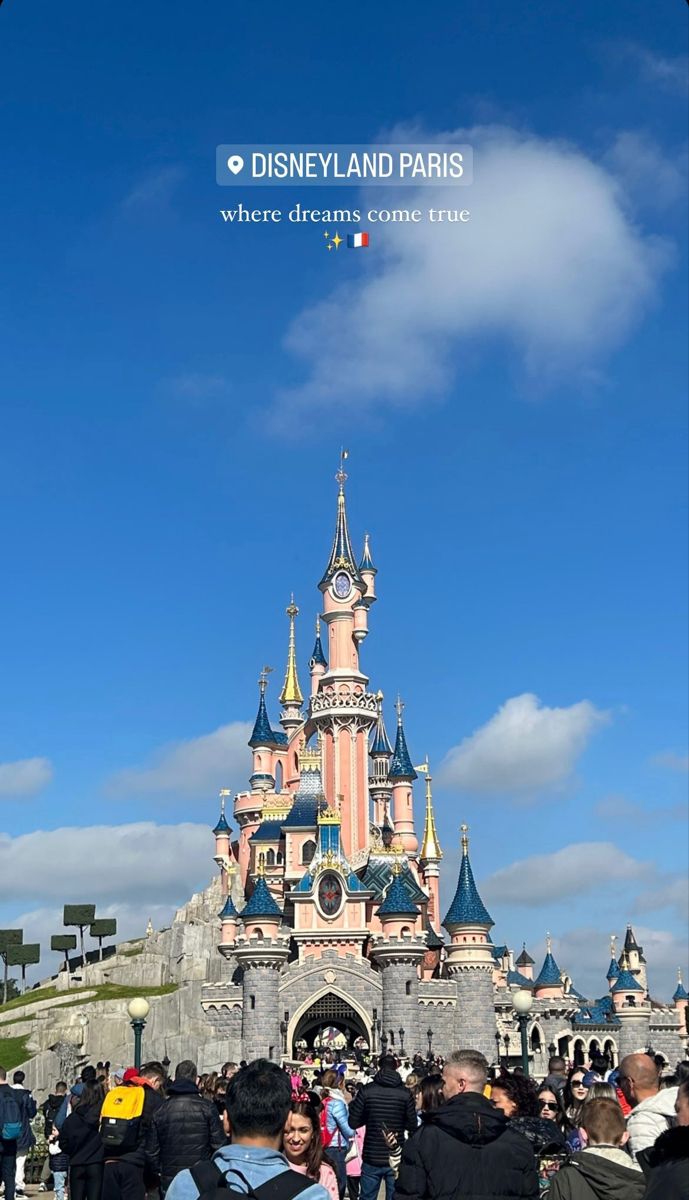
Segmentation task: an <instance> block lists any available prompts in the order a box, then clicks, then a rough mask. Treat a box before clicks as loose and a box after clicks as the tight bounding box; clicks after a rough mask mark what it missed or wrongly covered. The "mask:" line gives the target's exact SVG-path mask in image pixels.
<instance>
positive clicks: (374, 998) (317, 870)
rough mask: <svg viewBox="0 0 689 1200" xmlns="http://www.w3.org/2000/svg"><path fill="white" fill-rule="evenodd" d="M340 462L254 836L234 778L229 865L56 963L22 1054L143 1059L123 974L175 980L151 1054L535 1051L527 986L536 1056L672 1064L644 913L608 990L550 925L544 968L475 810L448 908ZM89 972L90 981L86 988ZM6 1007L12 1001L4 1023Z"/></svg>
mask: <svg viewBox="0 0 689 1200" xmlns="http://www.w3.org/2000/svg"><path fill="white" fill-rule="evenodd" d="M337 478H338V483H339V493H338V497H337V516H336V523H335V536H334V539H333V544H332V549H331V552H330V557H329V559H328V562H327V566H326V568H325V572H324V574H323V577H322V579H321V581H320V584H319V587H320V591H321V593H322V605H321V607H322V612H321V615H320V616H319V617H317V619H316V634H315V644H314V646H313V651H312V654H311V657H310V659H309V677H310V679H309V683H310V687H309V696H308V700H307V699H305V696H304V693H303V692H302V687H301V683H300V679H299V671H298V660H297V650H296V619H297V616H298V609H297V606H296V605H295V604H294V601H292V602H291V603H290V605H289V607H288V608H287V617H288V619H289V637H288V645H287V667H286V672H285V680H284V684H283V687H282V691H281V693H280V705H281V711H280V715H279V720H278V721H277V722H276V724H275V725H274V724H273V722H272V721H271V719H270V716H269V711H268V698H267V697H268V677H269V674H270V671H269V668H267V667H266V668H264V670H263V671H262V672H261V674H260V680H259V699H258V712H257V715H256V720H255V723H254V727H253V732H252V734H251V738H250V740H249V746H250V748H251V753H252V756H253V762H252V772H251V776H250V779H249V787H248V790H247V791H243V792H239V793H238V794H237V795H236V796H235V798H234V824H235V827H236V829H237V831H238V836H237V837H233V831H232V829H231V827H230V824H229V822H228V819H227V816H226V813H225V804H226V800H227V799H228V797H229V796H230V793H229V792H227V791H224V792H222V793H221V812H220V817H219V820H218V822H217V824H216V825H215V828H214V830H213V835H214V838H215V862H216V864H217V866H218V868H219V871H218V872H217V874H216V876H215V878H214V880H213V882H212V883H211V884H210V886H209V887H208V888H207V889H206V890H205V891H204V892H202V893H200V894H199V895H197V896H194V897H192V899H191V900H190V901H189V902H188V903H187V904H185V905H184V907H183V908H181V909H180V910H179V911H178V912H177V914H176V915H175V918H174V920H173V922H172V925H171V927H170V928H169V929H165V930H160V931H158V932H154V930H153V928H152V926H151V925H150V923H149V928H148V930H147V931H146V936H145V937H143V936H142V937H141V938H139V939H134V940H133V941H131V942H129V943H125V944H124V945H121V946H119V947H117V949H116V951H115V953H113V954H111V955H109V956H108V957H106V958H104V959H103V961H98V962H92V963H87V964H83V963H81V960H79V962H78V963H75V964H74V968H75V973H74V974H73V975H71V976H70V975H69V974H67V973H66V972H61V973H60V975H59V976H58V977H57V979H56V980H54V981H53V982H54V983H56V985H57V989H58V992H64V993H65V995H64V999H63V1000H62V1001H61V1002H59V1001H58V1000H56V999H51V1000H45V1001H41V1003H40V1004H35V1005H27V1007H26V1009H25V1010H20V1009H13V1010H12V1011H11V1012H8V1013H7V1014H6V1020H7V1021H8V1022H11V1024H12V1030H11V1032H12V1035H13V1036H17V1035H25V1036H26V1038H27V1049H28V1050H29V1053H30V1055H31V1057H30V1058H29V1059H28V1060H27V1062H25V1063H24V1064H22V1065H23V1067H24V1069H25V1071H26V1073H27V1080H28V1082H29V1084H30V1085H31V1086H32V1087H38V1088H40V1089H46V1088H47V1087H49V1086H50V1084H51V1082H54V1080H55V1078H58V1077H59V1076H60V1075H61V1074H64V1073H65V1071H67V1069H68V1068H67V1065H65V1064H66V1062H67V1060H66V1059H65V1061H64V1062H63V1057H62V1056H61V1055H63V1054H64V1053H66V1052H67V1051H68V1056H69V1054H72V1053H75V1054H79V1055H81V1056H82V1058H83V1059H84V1060H85V1059H86V1058H88V1057H90V1058H92V1059H94V1060H95V1059H97V1058H102V1059H105V1058H111V1059H112V1061H122V1062H125V1061H127V1059H128V1057H129V1056H130V1053H131V1045H130V1041H131V1031H130V1029H129V1023H128V1018H127V1015H126V1009H125V1006H124V1005H123V1003H122V1002H121V1001H120V1002H118V1001H113V1000H100V999H98V997H97V995H95V994H94V993H89V991H88V989H89V988H91V987H93V986H94V985H98V984H103V983H117V984H125V985H128V986H130V987H137V988H142V989H145V988H154V989H155V988H158V989H159V988H160V985H167V986H168V988H169V994H166V995H164V996H158V998H157V999H156V1000H155V1001H154V1002H153V1003H152V1005H151V1013H150V1015H149V1017H148V1021H147V1028H146V1034H145V1045H146V1054H147V1056H150V1057H158V1058H160V1059H161V1060H163V1059H165V1058H166V1057H167V1059H168V1060H169V1061H172V1062H176V1061H179V1060H180V1059H181V1058H185V1057H186V1058H189V1057H191V1058H194V1059H195V1060H197V1061H198V1063H199V1067H200V1068H201V1069H206V1070H208V1069H212V1068H214V1067H218V1066H219V1065H220V1064H221V1063H222V1062H223V1061H224V1060H226V1059H234V1060H236V1061H239V1060H241V1059H251V1058H253V1057H256V1056H259V1055H268V1056H270V1057H271V1058H273V1059H275V1060H277V1061H280V1060H282V1061H285V1060H290V1059H294V1058H297V1057H299V1056H300V1055H303V1054H304V1053H306V1052H307V1051H308V1050H309V1049H312V1048H313V1047H314V1046H320V1045H322V1044H323V1043H324V1042H327V1041H328V1039H329V1038H335V1044H336V1045H337V1046H338V1048H341V1049H342V1050H343V1051H344V1052H346V1051H347V1050H349V1051H351V1050H352V1049H354V1048H362V1049H363V1048H368V1049H369V1050H370V1051H372V1052H374V1053H378V1052H381V1051H384V1050H385V1049H388V1050H390V1051H393V1052H395V1053H398V1054H414V1053H415V1052H417V1051H420V1052H421V1053H423V1054H428V1053H437V1054H443V1055H445V1054H447V1053H448V1052H450V1051H451V1050H452V1049H455V1048H457V1047H460V1046H473V1047H475V1048H478V1049H480V1050H482V1051H483V1053H484V1054H485V1055H486V1057H487V1058H488V1060H489V1061H490V1062H493V1063H496V1062H499V1061H502V1062H506V1063H507V1064H508V1065H510V1066H514V1065H516V1064H517V1063H519V1062H520V1061H521V1053H520V1033H519V1029H518V1023H517V1016H516V1013H515V1005H514V998H515V992H516V991H518V990H520V991H525V992H528V994H529V997H530V998H531V1009H530V1012H529V1014H528V1019H527V1023H526V1034H527V1041H528V1057H529V1068H530V1070H531V1071H532V1073H533V1074H535V1075H536V1076H541V1077H542V1076H544V1075H545V1074H546V1071H547V1062H548V1057H549V1056H550V1055H551V1054H554V1053H556V1052H557V1053H559V1054H561V1055H563V1056H564V1057H565V1058H567V1059H571V1060H573V1061H575V1062H583V1061H588V1057H589V1056H590V1055H591V1054H593V1053H595V1052H596V1051H604V1052H606V1053H607V1054H608V1055H609V1057H610V1059H611V1060H612V1061H613V1062H614V1063H617V1062H618V1061H619V1059H620V1058H621V1057H623V1056H624V1055H625V1054H627V1053H630V1052H632V1051H635V1050H639V1049H645V1048H649V1047H651V1048H652V1049H653V1050H654V1051H655V1052H657V1053H662V1054H663V1055H664V1057H665V1058H666V1059H667V1061H668V1062H669V1063H671V1064H674V1063H675V1062H676V1061H677V1059H678V1058H683V1057H684V1056H685V1054H686V1052H687V1044H688V1036H687V1011H688V1008H689V996H688V995H687V992H686V990H685V988H684V986H683V984H682V982H681V979H680V980H679V982H678V985H677V990H676V991H675V994H674V996H673V1000H672V1003H671V1004H661V1003H658V1002H657V1001H655V1000H653V999H652V998H651V997H650V995H649V991H648V983H647V978H646V962H645V958H644V954H643V948H642V947H641V946H640V945H639V944H638V943H637V940H636V938H635V936H634V932H633V930H632V928H631V927H628V928H627V931H626V935H625V938H624V944H623V947H622V950H621V953H620V954H619V955H617V953H616V949H615V939H614V938H613V939H612V945H611V952H610V963H609V966H608V967H607V971H606V973H605V981H606V982H605V985H603V969H601V983H602V985H603V986H602V987H601V995H600V996H599V997H597V998H596V999H591V998H587V997H585V996H583V995H582V994H581V992H579V991H578V990H577V989H576V988H575V986H574V984H573V982H572V979H571V978H570V977H569V975H568V974H567V973H566V972H564V971H562V970H561V969H560V967H559V966H558V964H557V963H556V961H555V958H554V956H553V952H552V946H551V942H550V938H548V939H547V952H546V955H545V959H544V961H543V964H542V966H541V968H540V970H539V971H538V972H536V971H535V967H536V964H535V962H534V960H533V958H532V957H531V956H530V955H529V953H528V952H527V950H526V946H524V948H523V949H522V951H521V953H520V954H519V955H518V957H517V958H516V960H515V955H514V952H513V951H512V950H511V949H510V948H509V947H508V946H506V945H499V944H496V942H495V941H494V940H493V938H492V937H491V930H492V928H493V919H492V917H491V916H490V914H489V912H488V911H487V909H486V907H485V905H484V903H483V901H482V900H481V897H480V895H479V891H478V889H477V886H476V883H475V880H474V876H473V872H472V868H471V862H470V857H469V833H468V829H467V827H466V826H462V830H461V865H460V869H459V877H458V880H457V885H456V890H455V892H454V898H453V900H452V903H451V904H450V907H449V909H448V911H447V912H446V913H443V911H442V910H441V908H440V894H439V880H440V868H441V862H442V858H443V854H442V850H441V847H440V843H439V839H438V834H437V831H436V825H435V817H434V811H433V795H432V786H431V785H432V779H431V774H430V770H429V764H428V761H425V762H423V763H422V764H421V765H416V766H415V765H414V763H413V760H412V758H411V757H410V753H409V749H408V746H407V740H406V736H405V730H404V719H403V718H404V706H403V704H402V703H401V701H399V700H398V701H397V704H396V725H395V734H394V745H393V744H392V743H391V740H390V738H389V737H388V732H387V729H386V725H385V719H384V713H383V699H384V698H383V695H382V693H381V692H380V691H378V692H374V691H372V690H370V687H369V680H368V678H367V676H366V675H365V674H364V672H363V670H362V664H361V661H360V653H361V646H362V643H363V642H364V640H365V639H366V637H367V635H368V632H369V628H368V626H369V615H370V613H371V611H372V608H373V606H374V604H375V601H376V568H375V566H374V563H373V558H372V554H371V547H370V544H369V539H368V537H366V539H365V541H364V548H363V554H362V557H361V559H360V561H359V562H358V564H357V561H356V559H355V556H354V553H353V550H352V544H351V540H350V535H349V529H348V523H347V512H346V503H345V487H344V485H345V481H346V475H345V474H344V471H343V470H342V466H341V468H340V472H339V473H338V476H337ZM277 725H279V728H277V727H276V726H277ZM419 775H422V776H423V779H424V791H425V796H424V800H423V805H421V803H420V802H419V800H418V799H417V803H418V807H419V809H421V807H423V828H422V832H421V839H420V841H419V838H418V835H417V829H418V828H419V825H420V823H419V824H417V820H416V814H415V806H414V783H415V782H416V781H417V780H418V777H419ZM445 934H447V935H448V939H449V940H447V939H446V937H445ZM591 953H592V955H594V954H596V953H597V947H595V946H592V947H591ZM601 957H602V955H601ZM601 967H602V968H603V963H601ZM77 982H78V984H79V985H80V987H81V989H82V991H81V992H79V993H78V998H77V1000H74V999H72V998H71V996H72V994H73V988H74V987H75V985H76V984H77ZM83 989H86V990H83ZM2 1025H3V1017H2V1014H0V1037H1V1036H2V1032H3V1030H2ZM60 1047H62V1048H63V1050H62V1051H60ZM64 1047H67V1051H64ZM70 1061H71V1059H70Z"/></svg>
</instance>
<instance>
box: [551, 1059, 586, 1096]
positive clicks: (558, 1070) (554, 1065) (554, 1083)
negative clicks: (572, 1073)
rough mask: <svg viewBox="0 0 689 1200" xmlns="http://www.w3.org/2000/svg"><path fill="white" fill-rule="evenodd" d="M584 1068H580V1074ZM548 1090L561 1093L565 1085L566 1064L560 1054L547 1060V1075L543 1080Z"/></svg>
mask: <svg viewBox="0 0 689 1200" xmlns="http://www.w3.org/2000/svg"><path fill="white" fill-rule="evenodd" d="M583 1072H584V1068H583V1067H582V1074H583ZM543 1082H544V1083H546V1084H547V1085H548V1087H549V1088H553V1089H554V1090H555V1091H556V1092H561V1091H562V1090H563V1088H564V1087H565V1086H566V1084H567V1063H566V1062H565V1060H564V1058H562V1056H561V1055H560V1054H553V1056H552V1058H549V1059H548V1074H547V1075H546V1077H545V1079H544V1080H543Z"/></svg>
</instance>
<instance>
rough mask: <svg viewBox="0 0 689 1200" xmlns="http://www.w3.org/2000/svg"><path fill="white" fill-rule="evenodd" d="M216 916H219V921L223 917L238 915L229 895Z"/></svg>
mask: <svg viewBox="0 0 689 1200" xmlns="http://www.w3.org/2000/svg"><path fill="white" fill-rule="evenodd" d="M218 916H219V917H220V920H221V921H222V919H223V917H237V916H239V913H238V912H237V909H236V908H235V906H234V901H233V899H232V897H231V896H228V897H227V900H226V901H225V904H224V905H223V908H222V910H221V911H220V912H219V913H218Z"/></svg>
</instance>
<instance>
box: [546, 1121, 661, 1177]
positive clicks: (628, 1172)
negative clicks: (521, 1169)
mask: <svg viewBox="0 0 689 1200" xmlns="http://www.w3.org/2000/svg"><path fill="white" fill-rule="evenodd" d="M580 1120H581V1128H580V1133H581V1134H582V1138H583V1140H584V1141H585V1143H586V1147H585V1149H584V1150H577V1151H576V1153H575V1154H573V1155H572V1157H571V1158H570V1160H569V1162H568V1163H566V1164H565V1165H564V1166H562V1167H561V1168H560V1170H559V1171H558V1173H557V1175H556V1176H555V1178H554V1179H553V1181H552V1183H551V1185H550V1191H549V1193H548V1200H608V1197H609V1200H616V1198H617V1197H620V1196H624V1198H625V1200H642V1198H643V1196H644V1193H645V1190H646V1181H645V1179H644V1176H643V1173H642V1171H641V1169H640V1168H639V1167H638V1166H637V1164H636V1163H635V1162H634V1160H633V1159H632V1158H631V1157H630V1155H629V1154H628V1153H627V1151H626V1150H625V1149H623V1147H624V1146H625V1145H626V1143H627V1141H628V1139H629V1134H628V1133H627V1128H626V1125H625V1120H624V1114H623V1112H622V1109H621V1108H620V1106H619V1104H618V1103H617V1101H616V1100H609V1099H601V1100H589V1101H587V1103H586V1104H584V1105H583V1106H582V1110H581V1118H580Z"/></svg>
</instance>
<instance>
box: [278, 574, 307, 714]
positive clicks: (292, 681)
mask: <svg viewBox="0 0 689 1200" xmlns="http://www.w3.org/2000/svg"><path fill="white" fill-rule="evenodd" d="M285 612H286V613H287V616H288V617H289V644H288V647H287V669H286V671H285V682H284V685H283V688H282V691H281V692H280V703H281V705H282V712H281V713H280V724H281V725H282V727H283V729H285V730H287V732H288V733H290V732H291V731H292V730H294V729H298V728H299V726H300V725H303V723H304V717H303V715H302V711H301V709H302V705H303V703H304V697H303V696H302V694H301V688H300V686H299V676H298V674H297V654H296V641H295V635H294V623H295V621H296V619H297V617H298V616H299V609H298V608H297V606H296V604H295V603H294V596H292V597H291V599H290V602H289V604H288V606H287V608H286V609H285Z"/></svg>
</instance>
